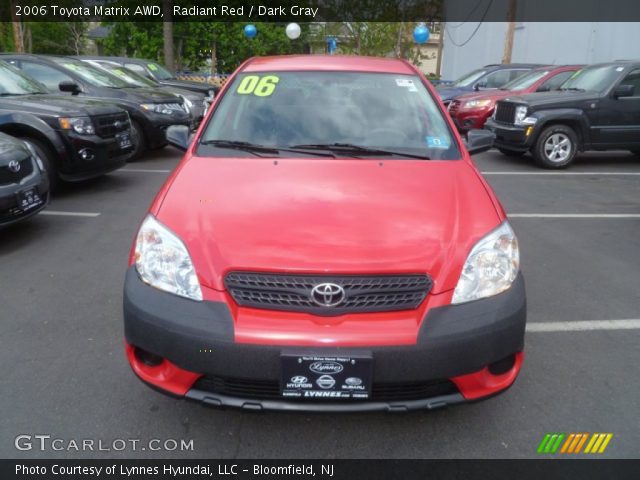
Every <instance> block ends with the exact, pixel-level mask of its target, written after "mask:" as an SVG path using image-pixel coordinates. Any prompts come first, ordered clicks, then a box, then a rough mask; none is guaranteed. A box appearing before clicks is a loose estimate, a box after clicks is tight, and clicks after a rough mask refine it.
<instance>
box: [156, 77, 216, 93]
mask: <svg viewBox="0 0 640 480" xmlns="http://www.w3.org/2000/svg"><path fill="white" fill-rule="evenodd" d="M159 82H160V83H161V84H162V85H167V86H171V87H178V88H184V89H187V90H191V91H192V92H198V93H202V94H203V95H208V94H209V90H214V91H218V90H219V87H217V86H215V85H211V84H208V83H202V82H194V81H191V80H177V79H175V78H172V79H170V80H159Z"/></svg>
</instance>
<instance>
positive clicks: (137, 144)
mask: <svg viewBox="0 0 640 480" xmlns="http://www.w3.org/2000/svg"><path fill="white" fill-rule="evenodd" d="M131 139H132V140H133V144H134V147H133V152H132V153H131V156H130V157H129V159H128V160H127V161H128V162H134V161H136V160H139V159H140V157H141V156H142V155H143V154H144V153H145V152H146V151H147V139H146V137H145V136H144V130H143V129H142V125H140V123H139V122H138V121H137V120H131Z"/></svg>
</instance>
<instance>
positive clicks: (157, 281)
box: [135, 215, 202, 301]
mask: <svg viewBox="0 0 640 480" xmlns="http://www.w3.org/2000/svg"><path fill="white" fill-rule="evenodd" d="M135 262H136V270H137V271H138V274H139V275H140V278H141V279H142V281H143V282H145V283H147V284H149V285H151V286H152V287H155V288H157V289H159V290H164V291H165V292H170V293H173V294H175V295H180V296H181V297H186V298H190V299H191V300H197V301H201V300H202V290H201V289H200V282H199V281H198V276H197V275H196V270H195V268H194V267H193V263H192V262H191V257H190V256H189V252H188V251H187V247H185V245H184V243H182V240H180V239H179V238H178V237H177V236H176V235H175V234H174V233H173V232H172V231H171V230H169V229H168V228H167V227H165V226H164V225H162V224H161V223H160V222H159V221H158V220H156V219H155V218H154V217H153V216H152V215H148V216H147V218H145V219H144V222H142V226H141V227H140V230H139V231H138V237H137V239H136V248H135Z"/></svg>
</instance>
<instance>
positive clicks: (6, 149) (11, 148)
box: [0, 133, 31, 167]
mask: <svg viewBox="0 0 640 480" xmlns="http://www.w3.org/2000/svg"><path fill="white" fill-rule="evenodd" d="M30 155H31V152H29V150H28V149H27V147H25V146H24V143H22V142H21V141H20V140H16V139H15V138H13V137H10V136H9V135H5V134H4V133H0V167H4V166H6V165H8V164H9V162H11V161H13V160H17V161H21V160H24V159H25V158H27V157H29V156H30Z"/></svg>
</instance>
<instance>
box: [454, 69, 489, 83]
mask: <svg viewBox="0 0 640 480" xmlns="http://www.w3.org/2000/svg"><path fill="white" fill-rule="evenodd" d="M485 73H486V70H483V69H479V70H474V71H472V72H469V73H467V74H466V75H464V76H463V77H460V78H459V79H457V80H456V81H455V82H453V84H452V86H454V87H468V86H469V85H472V84H473V83H475V81H476V80H478V79H479V78H480V77H482V76H483V75H484V74H485Z"/></svg>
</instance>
